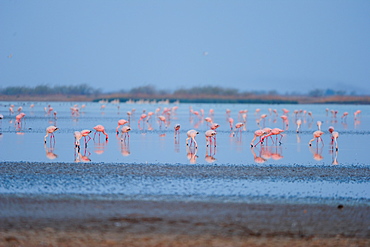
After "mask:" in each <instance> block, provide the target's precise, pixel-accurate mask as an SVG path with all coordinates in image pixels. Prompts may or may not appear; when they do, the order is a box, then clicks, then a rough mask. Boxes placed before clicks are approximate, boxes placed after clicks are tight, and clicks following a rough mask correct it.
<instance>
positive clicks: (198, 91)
mask: <svg viewBox="0 0 370 247" xmlns="http://www.w3.org/2000/svg"><path fill="white" fill-rule="evenodd" d="M19 99H20V100H48V101H50V100H55V101H57V100H60V101H63V100H68V101H73V100H75V101H98V100H101V99H108V100H110V99H112V100H113V99H119V100H120V101H121V102H124V101H127V100H138V99H149V100H167V99H168V100H170V101H177V100H179V101H180V102H189V103H275V104H279V103H292V104H297V103H352V104H370V96H357V95H355V94H354V93H353V92H351V93H347V92H346V91H343V90H338V91H337V90H332V89H315V90H311V91H309V92H308V93H307V94H299V93H294V92H292V93H289V94H288V93H286V94H284V95H282V94H279V93H278V92H277V91H275V90H271V91H249V92H247V91H244V92H242V91H240V90H239V89H235V88H223V87H217V86H199V87H192V88H180V89H177V90H174V91H169V90H163V89H157V88H156V87H155V86H153V85H146V86H138V87H134V88H132V89H130V90H120V91H117V92H110V93H102V91H101V89H95V88H92V87H90V86H89V85H87V84H81V85H76V86H53V87H51V86H48V85H39V86H36V87H26V86H23V87H16V86H13V87H5V88H0V100H19Z"/></svg>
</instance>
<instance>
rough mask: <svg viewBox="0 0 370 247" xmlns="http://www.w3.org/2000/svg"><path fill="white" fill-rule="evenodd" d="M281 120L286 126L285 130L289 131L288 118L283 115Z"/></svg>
mask: <svg viewBox="0 0 370 247" xmlns="http://www.w3.org/2000/svg"><path fill="white" fill-rule="evenodd" d="M280 118H281V119H282V120H283V124H285V129H288V126H289V119H288V117H287V116H286V115H282V116H281V117H280Z"/></svg>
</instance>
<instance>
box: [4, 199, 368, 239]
mask: <svg viewBox="0 0 370 247" xmlns="http://www.w3.org/2000/svg"><path fill="white" fill-rule="evenodd" d="M0 204H1V208H2V211H1V213H0V217H1V218H0V246H369V244H370V230H369V223H370V221H369V217H370V208H369V207H368V206H347V205H341V206H339V205H320V204H254V203H212V202H179V201H173V202H159V201H121V200H94V199H82V200H79V199H69V200H63V199H37V198H17V197H12V196H1V197H0Z"/></svg>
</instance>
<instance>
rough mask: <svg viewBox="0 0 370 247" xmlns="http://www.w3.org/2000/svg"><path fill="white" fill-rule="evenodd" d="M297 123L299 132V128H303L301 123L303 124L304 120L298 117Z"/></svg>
mask: <svg viewBox="0 0 370 247" xmlns="http://www.w3.org/2000/svg"><path fill="white" fill-rule="evenodd" d="M296 124H297V130H296V131H297V133H299V129H300V128H301V124H302V120H301V119H297V121H296Z"/></svg>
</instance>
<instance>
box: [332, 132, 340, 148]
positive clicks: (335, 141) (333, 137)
mask: <svg viewBox="0 0 370 247" xmlns="http://www.w3.org/2000/svg"><path fill="white" fill-rule="evenodd" d="M338 137H339V133H338V132H337V131H333V132H332V133H331V138H332V139H333V141H334V143H335V150H337V151H338V140H337V139H338Z"/></svg>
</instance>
